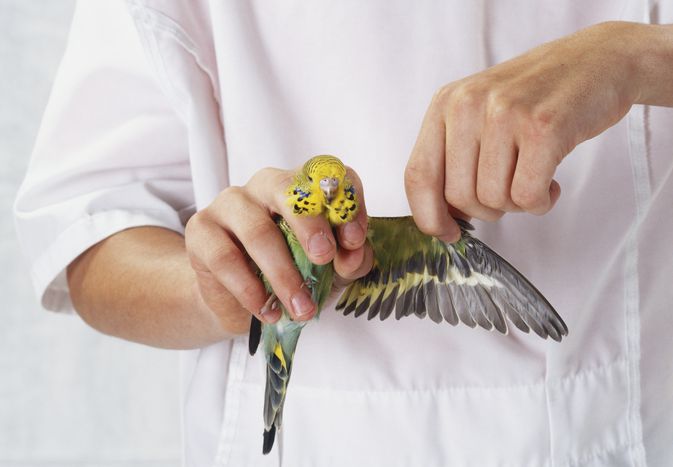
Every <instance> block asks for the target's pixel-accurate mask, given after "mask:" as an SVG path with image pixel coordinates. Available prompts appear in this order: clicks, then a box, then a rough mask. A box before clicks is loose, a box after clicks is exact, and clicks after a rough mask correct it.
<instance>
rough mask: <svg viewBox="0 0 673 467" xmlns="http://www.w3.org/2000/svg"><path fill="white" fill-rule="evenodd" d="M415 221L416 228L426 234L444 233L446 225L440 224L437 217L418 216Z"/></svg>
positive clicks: (438, 234)
mask: <svg viewBox="0 0 673 467" xmlns="http://www.w3.org/2000/svg"><path fill="white" fill-rule="evenodd" d="M414 221H415V222H416V225H417V227H418V229H419V230H420V231H421V232H423V233H424V234H426V235H431V236H435V237H436V236H441V235H444V233H446V230H447V229H446V227H445V226H443V225H442V223H441V222H440V220H439V219H437V218H435V217H432V218H427V217H423V218H419V219H414Z"/></svg>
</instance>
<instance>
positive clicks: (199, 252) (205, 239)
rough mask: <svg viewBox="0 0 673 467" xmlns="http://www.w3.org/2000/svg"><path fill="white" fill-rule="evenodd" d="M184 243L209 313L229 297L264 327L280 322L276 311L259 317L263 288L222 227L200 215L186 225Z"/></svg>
mask: <svg viewBox="0 0 673 467" xmlns="http://www.w3.org/2000/svg"><path fill="white" fill-rule="evenodd" d="M185 242H186V247H187V251H188V253H189V257H190V262H191V265H192V268H193V269H194V271H195V272H196V275H197V278H198V283H199V288H200V290H201V294H202V296H203V299H204V301H205V302H206V303H207V304H208V305H209V306H210V308H211V309H212V308H213V305H214V304H213V303H212V302H213V301H217V300H219V299H222V298H223V297H224V296H225V293H229V294H230V295H232V296H233V297H234V298H235V299H236V300H237V301H238V303H240V304H241V306H243V308H245V309H247V310H248V311H250V312H251V313H253V314H254V315H255V316H257V317H258V318H260V319H261V320H263V321H265V322H267V323H273V322H275V321H277V320H278V319H279V318H280V309H278V308H276V309H270V310H268V312H267V313H265V314H262V312H261V311H262V307H263V306H264V304H265V302H266V300H267V297H268V294H267V292H266V290H265V288H264V285H263V284H262V282H261V281H260V280H259V277H258V276H257V274H256V272H255V271H253V268H252V267H251V265H250V263H249V261H248V260H247V259H246V258H245V256H244V254H243V253H242V252H241V250H240V249H239V248H238V246H236V244H235V243H234V241H233V240H232V239H231V238H230V237H229V235H228V234H227V233H226V232H225V231H224V230H223V229H222V227H220V226H219V225H217V223H215V222H214V221H212V220H211V219H209V218H208V216H207V215H205V214H203V213H199V214H197V215H195V216H193V217H192V218H191V219H190V221H189V223H188V224H187V230H186V235H185ZM215 308H217V307H216V306H215Z"/></svg>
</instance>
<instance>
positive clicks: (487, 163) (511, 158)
mask: <svg viewBox="0 0 673 467" xmlns="http://www.w3.org/2000/svg"><path fill="white" fill-rule="evenodd" d="M517 154H518V148H517V147H516V145H515V143H514V140H513V139H512V133H511V129H510V127H509V124H508V122H507V121H506V120H504V117H503V113H500V114H497V115H494V116H492V118H490V119H488V120H487V121H486V124H485V125H484V129H483V131H482V136H481V144H480V147H479V162H478V166H477V199H478V201H479V203H481V204H482V205H483V206H486V207H487V208H491V209H495V210H497V211H500V212H504V211H509V212H511V211H520V210H521V208H519V207H518V206H517V205H516V204H514V202H513V201H512V199H511V191H512V177H513V176H514V169H515V168H516V159H517Z"/></svg>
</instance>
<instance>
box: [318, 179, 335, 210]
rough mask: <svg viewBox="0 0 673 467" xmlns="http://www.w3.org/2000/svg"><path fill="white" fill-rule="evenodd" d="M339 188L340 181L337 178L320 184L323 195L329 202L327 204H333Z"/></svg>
mask: <svg viewBox="0 0 673 467" xmlns="http://www.w3.org/2000/svg"><path fill="white" fill-rule="evenodd" d="M338 188H339V180H337V179H336V178H331V179H329V180H324V182H321V183H320V189H321V190H322V192H323V194H324V195H325V199H326V200H327V204H329V203H331V202H332V200H333V199H334V196H335V195H336V193H337V189H338Z"/></svg>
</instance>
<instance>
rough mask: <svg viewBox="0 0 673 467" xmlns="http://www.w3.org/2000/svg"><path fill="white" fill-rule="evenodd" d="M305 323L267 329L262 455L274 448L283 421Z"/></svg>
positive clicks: (265, 330)
mask: <svg viewBox="0 0 673 467" xmlns="http://www.w3.org/2000/svg"><path fill="white" fill-rule="evenodd" d="M302 328H303V323H295V322H292V321H291V322H289V323H287V325H285V326H281V327H280V329H282V331H280V332H278V331H279V328H278V327H275V326H264V329H263V332H266V333H267V335H266V336H263V338H264V350H265V354H266V387H265V390H264V441H263V445H262V452H263V453H264V454H268V453H269V452H270V451H271V448H272V447H273V443H274V440H275V438H276V431H277V430H280V427H281V424H282V420H283V406H284V404H285V394H286V391H287V385H288V383H289V381H290V374H291V372H292V360H293V358H294V351H295V349H296V347H297V340H298V339H299V334H300V333H301V329H302Z"/></svg>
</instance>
